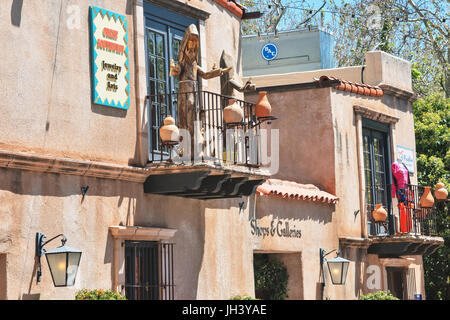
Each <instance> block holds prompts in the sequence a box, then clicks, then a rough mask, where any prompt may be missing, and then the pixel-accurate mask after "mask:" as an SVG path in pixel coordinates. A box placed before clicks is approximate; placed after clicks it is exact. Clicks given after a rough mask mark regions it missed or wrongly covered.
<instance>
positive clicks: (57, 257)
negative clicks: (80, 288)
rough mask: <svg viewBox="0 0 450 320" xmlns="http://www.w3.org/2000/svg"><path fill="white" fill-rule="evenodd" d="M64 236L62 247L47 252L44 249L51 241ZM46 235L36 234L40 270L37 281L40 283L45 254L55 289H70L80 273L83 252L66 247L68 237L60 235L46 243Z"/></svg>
mask: <svg viewBox="0 0 450 320" xmlns="http://www.w3.org/2000/svg"><path fill="white" fill-rule="evenodd" d="M59 236H62V237H63V239H62V240H61V242H62V245H61V246H60V247H58V248H55V249H52V250H49V251H46V250H45V249H44V248H43V247H44V245H46V244H47V243H49V242H50V241H52V240H54V239H56V238H57V237H59ZM44 239H45V235H44V234H42V233H40V232H38V233H37V234H36V255H37V256H38V257H39V269H38V271H37V281H38V282H39V281H40V278H41V275H42V272H41V256H42V254H43V253H45V258H46V259H47V263H48V267H49V269H50V274H51V275H52V279H53V284H54V286H55V287H70V286H73V285H74V283H75V278H76V276H77V272H78V266H79V264H80V259H81V253H82V252H81V251H80V250H78V249H73V248H70V247H67V246H65V243H66V241H67V238H66V236H64V235H63V234H59V235H57V236H56V237H54V238H52V239H50V240H48V241H46V242H44Z"/></svg>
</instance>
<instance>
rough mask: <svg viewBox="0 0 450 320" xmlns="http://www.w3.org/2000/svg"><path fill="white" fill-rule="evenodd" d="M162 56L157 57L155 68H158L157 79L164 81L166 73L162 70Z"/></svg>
mask: <svg viewBox="0 0 450 320" xmlns="http://www.w3.org/2000/svg"><path fill="white" fill-rule="evenodd" d="M164 63H165V61H164V58H158V61H157V69H158V79H159V80H162V81H164V80H165V78H166V74H165V72H164V69H165V68H164Z"/></svg>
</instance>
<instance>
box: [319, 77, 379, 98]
mask: <svg viewBox="0 0 450 320" xmlns="http://www.w3.org/2000/svg"><path fill="white" fill-rule="evenodd" d="M314 80H315V82H316V83H318V84H319V86H321V87H322V86H323V87H326V86H328V85H327V82H329V81H333V80H337V81H339V83H338V84H337V85H334V86H333V88H334V89H336V90H341V91H346V92H351V93H355V94H360V95H364V96H371V97H381V96H383V95H384V92H383V89H381V88H380V87H378V86H371V85H367V84H362V83H356V82H351V81H347V80H344V79H339V78H336V77H331V76H325V75H324V76H321V77H320V78H319V79H317V78H314Z"/></svg>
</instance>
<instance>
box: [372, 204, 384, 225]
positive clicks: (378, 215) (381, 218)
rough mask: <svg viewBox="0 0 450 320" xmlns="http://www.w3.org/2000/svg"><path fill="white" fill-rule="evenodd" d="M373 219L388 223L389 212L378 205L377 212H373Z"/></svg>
mask: <svg viewBox="0 0 450 320" xmlns="http://www.w3.org/2000/svg"><path fill="white" fill-rule="evenodd" d="M372 217H373V220H375V221H376V222H382V221H386V218H387V211H386V210H385V209H384V208H383V205H382V204H381V203H377V204H376V206H375V210H373V211H372Z"/></svg>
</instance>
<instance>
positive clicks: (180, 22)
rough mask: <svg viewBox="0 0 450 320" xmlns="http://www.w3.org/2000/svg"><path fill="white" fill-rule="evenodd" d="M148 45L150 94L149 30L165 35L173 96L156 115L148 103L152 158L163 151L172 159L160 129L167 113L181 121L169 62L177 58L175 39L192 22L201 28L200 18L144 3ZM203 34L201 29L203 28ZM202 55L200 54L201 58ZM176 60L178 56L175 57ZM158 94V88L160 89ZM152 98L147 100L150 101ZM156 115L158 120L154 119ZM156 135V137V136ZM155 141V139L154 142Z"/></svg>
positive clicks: (167, 81) (168, 87)
mask: <svg viewBox="0 0 450 320" xmlns="http://www.w3.org/2000/svg"><path fill="white" fill-rule="evenodd" d="M143 8H144V47H145V69H146V75H145V79H146V85H147V90H146V92H147V95H151V94H153V93H152V92H150V91H151V88H150V81H151V79H150V66H149V48H148V31H150V32H155V33H159V34H164V35H165V36H164V37H163V38H164V55H165V57H166V59H165V66H164V73H165V80H164V82H165V94H166V97H169V98H172V99H168V100H170V101H166V111H165V113H161V110H155V115H153V114H152V113H153V112H152V111H153V106H152V105H148V108H147V117H148V133H149V134H148V157H149V159H152V154H155V153H159V154H161V157H162V159H166V158H169V153H168V150H165V149H164V148H161V147H160V146H158V145H156V146H155V145H154V144H155V143H156V144H157V143H158V141H159V132H158V131H159V130H158V129H159V128H160V127H161V125H162V123H161V122H162V119H161V118H162V117H163V115H168V114H171V115H172V117H174V119H175V121H177V117H178V114H177V113H178V112H177V110H175V107H174V106H175V105H176V95H171V94H174V93H175V80H174V78H173V77H170V76H169V65H170V60H171V59H173V56H172V52H173V39H176V38H178V39H179V40H181V38H182V37H183V35H184V31H185V30H186V29H187V27H188V26H189V25H191V24H195V25H196V26H197V29H199V20H198V19H196V18H193V17H192V16H189V15H184V14H181V13H180V12H175V11H171V10H168V9H166V8H162V7H159V6H157V5H155V4H151V3H148V2H144V5H143ZM199 33H200V31H199ZM199 58H200V57H199ZM174 60H175V59H174ZM156 92H157V93H158V90H157V89H156ZM149 101H150V100H148V101H147V103H149ZM155 117H156V119H154V118H155ZM154 135H155V138H156V139H154ZM153 140H155V142H154V141H153Z"/></svg>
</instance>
